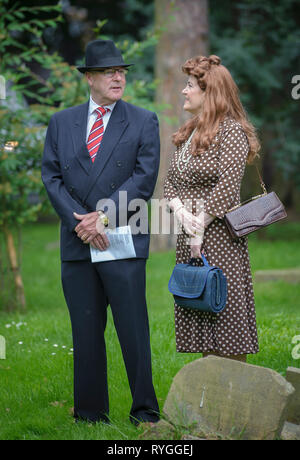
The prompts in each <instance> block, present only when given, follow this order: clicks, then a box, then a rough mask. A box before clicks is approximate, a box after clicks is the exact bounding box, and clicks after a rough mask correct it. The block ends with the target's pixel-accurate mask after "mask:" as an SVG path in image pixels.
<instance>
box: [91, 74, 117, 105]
mask: <svg viewBox="0 0 300 460" xmlns="http://www.w3.org/2000/svg"><path fill="white" fill-rule="evenodd" d="M85 75H86V79H87V81H88V84H89V86H90V90H91V95H92V98H93V100H94V101H95V102H96V103H97V104H99V105H110V104H113V103H114V102H116V101H118V100H119V99H121V98H122V96H123V93H124V90H125V86H126V76H125V75H126V69H125V68H124V67H111V68H109V69H103V70H99V71H98V70H93V71H91V72H86V74H85Z"/></svg>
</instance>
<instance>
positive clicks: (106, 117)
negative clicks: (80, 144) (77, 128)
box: [86, 96, 116, 142]
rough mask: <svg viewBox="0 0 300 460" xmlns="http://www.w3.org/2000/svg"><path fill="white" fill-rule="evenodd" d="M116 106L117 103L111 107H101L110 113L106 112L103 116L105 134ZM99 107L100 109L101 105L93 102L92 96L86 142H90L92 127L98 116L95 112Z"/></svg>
mask: <svg viewBox="0 0 300 460" xmlns="http://www.w3.org/2000/svg"><path fill="white" fill-rule="evenodd" d="M115 105H116V102H114V103H113V104H110V105H103V106H101V107H104V108H105V109H109V111H108V112H106V114H105V115H104V116H103V133H104V132H105V129H106V126H107V123H108V120H109V119H110V116H111V114H112V111H113V109H114V107H115ZM98 107H99V104H96V102H95V101H93V98H92V96H90V104H89V113H88V121H87V130H86V142H87V141H88V138H89V134H90V131H91V129H92V126H93V124H94V123H95V121H96V119H97V116H98V114H97V112H95V109H97V108H98Z"/></svg>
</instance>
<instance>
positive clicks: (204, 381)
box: [164, 356, 294, 440]
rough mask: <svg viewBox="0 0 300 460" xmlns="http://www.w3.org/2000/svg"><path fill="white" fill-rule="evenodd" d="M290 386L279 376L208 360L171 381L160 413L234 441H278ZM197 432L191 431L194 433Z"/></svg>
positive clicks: (224, 360)
mask: <svg viewBox="0 0 300 460" xmlns="http://www.w3.org/2000/svg"><path fill="white" fill-rule="evenodd" d="M293 392H294V388H293V386H292V385H291V384H290V383H288V382H287V381H286V380H285V379H284V378H283V377H282V376H281V375H280V374H278V373H277V372H275V371H273V370H271V369H267V368H264V367H259V366H254V365H251V364H246V363H242V362H239V361H235V360H231V359H227V358H220V357H216V356H209V357H207V358H201V359H197V360H196V361H193V362H191V363H189V364H187V365H186V366H184V367H183V368H182V369H181V370H180V371H179V372H178V374H177V375H176V376H175V377H174V379H173V383H172V385H171V388H170V391H169V394H168V396H167V399H166V402H165V405H164V413H165V414H166V416H167V417H168V418H169V419H170V420H171V421H172V422H174V423H177V424H178V423H179V424H183V425H184V426H189V425H192V424H193V423H197V427H198V429H199V431H200V432H201V431H202V432H206V433H219V434H220V435H223V436H225V437H226V436H229V437H232V438H240V439H249V440H259V439H266V440H269V439H276V438H279V436H280V433H281V430H282V427H283V424H284V422H285V420H286V418H285V417H286V412H287V405H288V402H289V399H290V397H291V395H292V394H293ZM194 431H195V430H194Z"/></svg>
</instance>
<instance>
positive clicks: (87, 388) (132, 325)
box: [61, 259, 159, 423]
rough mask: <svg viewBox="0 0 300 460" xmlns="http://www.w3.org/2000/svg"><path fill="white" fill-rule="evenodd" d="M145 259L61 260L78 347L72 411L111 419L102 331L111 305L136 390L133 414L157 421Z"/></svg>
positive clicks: (132, 416)
mask: <svg viewBox="0 0 300 460" xmlns="http://www.w3.org/2000/svg"><path fill="white" fill-rule="evenodd" d="M145 267H146V259H125V260H117V261H110V262H99V263H92V262H90V261H87V260H83V261H70V262H62V272H61V275H62V285H63V291H64V295H65V299H66V302H67V305H68V308H69V312H70V317H71V323H72V334H73V347H74V416H75V418H81V419H85V420H89V421H92V422H95V421H101V420H102V421H108V414H109V400H108V387H107V360H106V348H105V339H104V331H105V327H106V321H107V308H108V305H110V307H111V311H112V315H113V320H114V325H115V328H116V331H117V335H118V338H119V342H120V345H121V349H122V354H123V359H124V362H125V367H126V371H127V376H128V381H129V385H130V390H131V394H132V400H133V402H132V407H131V411H130V419H131V421H133V423H134V422H135V419H137V420H140V421H153V422H155V421H157V420H158V418H159V414H158V413H159V407H158V403H157V399H156V396H155V391H154V388H153V384H152V370H151V351H150V336H149V324H148V314H147V305H146V294H145V290H146V283H145V278H146V277H145Z"/></svg>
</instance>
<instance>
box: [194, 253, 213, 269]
mask: <svg viewBox="0 0 300 460" xmlns="http://www.w3.org/2000/svg"><path fill="white" fill-rule="evenodd" d="M201 259H202V260H203V263H204V265H206V266H207V267H209V266H210V265H209V263H208V262H207V260H206V258H205V256H204V254H203V253H202V252H201ZM196 260H197V258H196V257H192V258H191V259H190V261H189V265H192V264H193V263H194V262H195V261H196Z"/></svg>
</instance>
